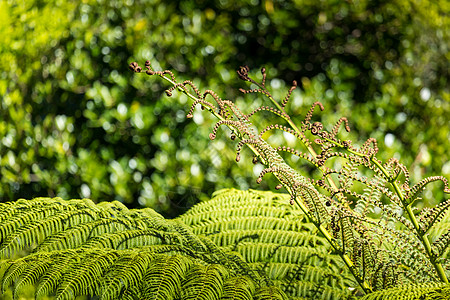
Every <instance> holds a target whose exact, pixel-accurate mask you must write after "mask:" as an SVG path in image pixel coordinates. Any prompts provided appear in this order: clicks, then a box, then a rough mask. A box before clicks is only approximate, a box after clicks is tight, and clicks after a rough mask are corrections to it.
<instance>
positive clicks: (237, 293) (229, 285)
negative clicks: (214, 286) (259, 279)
mask: <svg viewBox="0 0 450 300" xmlns="http://www.w3.org/2000/svg"><path fill="white" fill-rule="evenodd" d="M254 291H255V285H254V284H253V282H252V281H251V280H249V278H248V277H247V276H239V277H231V278H229V279H227V280H225V283H224V285H223V294H222V298H221V299H222V300H252V299H253V296H252V295H253V293H254Z"/></svg>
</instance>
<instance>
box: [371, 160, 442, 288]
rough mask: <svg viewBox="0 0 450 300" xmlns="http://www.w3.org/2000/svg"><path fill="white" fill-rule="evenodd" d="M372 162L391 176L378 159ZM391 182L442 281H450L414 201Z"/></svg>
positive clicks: (395, 183) (394, 182) (385, 174)
mask: <svg viewBox="0 0 450 300" xmlns="http://www.w3.org/2000/svg"><path fill="white" fill-rule="evenodd" d="M372 162H373V163H374V164H375V165H376V166H377V167H378V169H380V171H381V172H382V173H383V174H384V176H386V178H390V176H389V174H388V172H387V171H386V169H385V168H384V167H383V166H382V165H381V164H380V163H379V162H378V161H377V160H376V159H374V158H372ZM389 182H390V184H391V185H392V187H393V188H394V191H395V193H396V194H397V196H398V197H399V199H400V201H401V203H402V205H403V209H404V210H405V211H406V213H407V214H408V217H409V219H410V220H411V223H412V224H413V226H414V229H415V231H416V235H417V237H418V238H419V239H420V241H421V242H422V244H423V247H424V248H425V251H426V254H427V256H428V258H429V259H430V262H431V263H432V264H433V267H434V269H435V270H436V272H437V274H438V276H439V278H440V279H441V280H442V282H444V283H449V282H448V278H447V276H446V275H445V271H444V268H443V267H442V264H441V263H440V262H437V261H436V258H437V257H436V256H434V255H433V252H432V249H431V244H430V240H429V239H428V237H427V234H423V233H422V231H421V230H420V226H419V222H417V218H416V216H415V215H414V212H413V211H412V208H411V205H412V203H410V204H408V203H406V202H405V197H404V196H403V194H402V192H401V191H400V188H399V186H398V184H397V182H396V181H389Z"/></svg>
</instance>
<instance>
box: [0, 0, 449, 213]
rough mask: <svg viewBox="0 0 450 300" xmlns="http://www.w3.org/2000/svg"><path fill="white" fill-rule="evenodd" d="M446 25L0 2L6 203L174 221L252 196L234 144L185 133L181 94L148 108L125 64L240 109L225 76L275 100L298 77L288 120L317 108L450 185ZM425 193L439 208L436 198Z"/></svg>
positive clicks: (445, 11)
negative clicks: (168, 75)
mask: <svg viewBox="0 0 450 300" xmlns="http://www.w3.org/2000/svg"><path fill="white" fill-rule="evenodd" d="M448 15H449V4H448V2H447V1H445V0H440V1H413V0H394V1H389V2H388V3H384V2H373V1H368V0H363V1H309V0H302V1H284V0H278V1H272V0H266V1H258V0H248V1H239V2H236V1H228V0H225V1H224V0H221V1H179V2H177V1H160V0H136V1H104V0H98V1H97V0H84V1H56V0H48V1H44V2H42V1H32V0H30V1H13V0H7V1H2V2H1V3H0V70H1V72H0V95H1V97H2V102H1V105H2V107H1V111H0V137H1V142H0V167H1V168H0V170H1V171H0V172H1V176H0V182H1V184H0V197H1V198H2V199H3V200H12V199H17V198H18V197H26V198H29V197H30V195H33V196H36V195H50V196H51V195H57V196H61V197H63V198H78V197H91V198H93V199H102V200H114V199H118V200H120V201H123V202H126V203H128V204H130V205H132V206H133V207H136V206H148V207H155V208H156V209H157V210H158V211H162V212H165V213H166V214H172V215H176V214H178V213H179V212H180V211H183V210H184V209H185V208H186V207H187V206H191V205H192V204H193V203H194V202H196V201H197V199H198V198H206V197H205V195H210V194H211V193H212V192H213V191H214V190H217V189H219V188H222V187H230V186H235V187H239V188H244V189H245V188H248V187H249V185H250V187H254V185H252V184H249V182H251V180H250V179H251V175H249V173H252V172H249V171H248V170H247V169H245V168H242V167H240V166H238V165H235V164H229V163H228V161H230V160H231V159H230V158H231V157H233V152H232V151H229V150H227V149H228V148H227V147H225V146H224V141H218V142H216V143H213V144H210V143H209V141H208V140H207V138H206V137H207V131H206V130H207V128H208V126H204V127H201V129H199V131H200V132H199V134H198V135H197V134H195V132H196V130H198V129H197V128H196V126H195V125H196V124H187V122H186V120H185V117H184V111H183V109H182V107H183V106H184V103H185V102H186V101H187V99H186V98H184V97H180V99H178V101H173V102H170V103H169V102H164V101H160V102H157V103H150V102H143V101H142V98H141V96H142V95H143V94H149V95H151V97H152V98H158V97H159V95H160V94H161V93H162V92H163V87H161V85H160V84H159V83H154V82H147V81H145V80H144V79H143V78H140V77H136V78H133V80H132V84H131V85H130V84H128V82H129V75H128V73H127V72H126V71H125V67H124V66H126V64H127V63H128V62H129V61H130V60H131V59H130V58H133V60H144V59H147V58H151V59H152V61H153V64H154V66H155V67H158V63H159V62H162V61H164V62H168V63H169V64H170V67H171V68H173V69H175V70H178V71H182V72H183V73H185V74H186V76H189V78H198V77H199V76H201V77H202V78H203V79H196V80H195V82H196V83H197V84H199V85H203V86H208V87H210V88H213V89H214V90H215V91H216V92H218V93H220V94H224V95H227V97H229V98H237V100H238V102H239V101H240V100H241V96H239V95H238V94H236V92H235V89H227V88H226V86H231V85H234V83H233V82H234V81H233V78H234V76H232V75H231V72H230V69H233V68H237V66H239V65H241V64H249V65H250V66H251V67H259V66H262V65H264V66H266V68H267V72H268V74H270V76H271V77H279V78H281V80H278V79H277V80H272V81H270V82H268V84H270V86H272V87H274V88H282V87H284V86H285V85H286V83H285V82H290V81H292V80H293V79H298V80H299V87H300V89H298V90H296V91H294V93H293V96H292V97H293V101H292V105H291V107H290V109H291V111H292V112H293V114H300V113H301V111H302V109H303V108H304V106H305V105H306V106H309V105H310V104H312V103H313V102H315V101H317V100H323V101H324V102H325V103H326V106H327V107H329V108H332V109H333V110H334V111H335V113H336V114H337V115H346V116H350V115H351V116H352V118H351V119H352V124H354V125H353V126H355V127H356V128H358V129H357V131H358V132H359V134H360V135H361V139H365V138H367V137H368V136H369V133H371V136H374V137H376V138H378V140H379V141H380V142H383V141H385V142H386V145H387V147H385V148H384V149H385V151H383V154H381V155H385V156H383V157H381V158H382V159H387V158H390V157H394V156H395V157H397V158H399V159H400V158H401V159H402V161H403V162H404V163H405V165H408V166H409V165H411V164H412V168H411V170H412V174H411V177H412V178H413V179H416V180H417V179H418V178H422V177H424V176H426V175H429V174H431V173H444V175H448V174H449V173H450V166H449V163H448V149H449V142H448V141H449V131H448V130H446V128H447V129H448V122H449V117H448V116H449V115H450V106H449V103H450V99H449V92H448V85H449V73H448V72H449V71H448V70H449V68H448V61H449V57H448V53H449V51H448V48H449V45H448V41H449V37H448V35H449V32H450V30H446V29H448V28H449V17H448ZM255 49H256V50H255ZM233 66H234V67H233ZM274 96H277V97H282V96H281V95H277V94H274ZM255 101H259V100H255ZM330 118H332V114H326V115H324V116H323V117H322V116H320V117H318V119H317V121H322V122H323V123H331V122H332V121H331V120H330ZM194 121H195V122H196V123H197V124H200V123H207V122H208V121H207V120H204V119H203V118H202V116H201V115H197V114H194ZM418 131H419V132H420V134H416V133H417V132H418ZM194 135H195V136H196V138H195V140H193V139H191V137H193V136H194ZM351 135H352V133H350V136H351ZM353 138H354V136H353ZM358 140H359V138H358ZM425 145H426V146H425ZM403 146H405V147H404V148H403ZM197 149H207V150H206V151H201V152H198V151H197ZM405 149H408V150H405ZM442 166H444V167H442ZM254 171H255V172H258V171H259V170H258V169H255V170H254ZM305 172H308V170H305ZM262 184H263V186H264V185H265V182H263V183H262ZM265 187H267V186H265ZM428 193H430V194H425V196H427V197H426V198H427V199H428V201H429V202H430V203H431V205H434V204H436V199H438V198H440V196H441V195H442V194H441V192H440V191H439V190H437V189H430V191H429V192H428Z"/></svg>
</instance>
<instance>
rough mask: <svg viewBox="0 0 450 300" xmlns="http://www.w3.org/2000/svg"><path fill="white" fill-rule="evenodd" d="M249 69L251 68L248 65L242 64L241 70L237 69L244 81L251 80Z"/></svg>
mask: <svg viewBox="0 0 450 300" xmlns="http://www.w3.org/2000/svg"><path fill="white" fill-rule="evenodd" d="M248 71H250V68H249V67H248V66H244V67H242V66H241V67H240V68H239V70H237V74H238V76H239V78H240V79H242V80H244V81H250V77H248Z"/></svg>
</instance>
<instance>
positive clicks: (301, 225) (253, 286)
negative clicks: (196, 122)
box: [0, 62, 450, 299]
mask: <svg viewBox="0 0 450 300" xmlns="http://www.w3.org/2000/svg"><path fill="white" fill-rule="evenodd" d="M145 67H146V70H145V71H143V70H142V68H141V67H139V66H138V64H137V63H132V64H131V65H130V68H131V69H132V70H134V71H135V72H138V73H144V72H145V73H147V74H148V75H157V76H160V77H161V78H163V79H164V80H166V81H168V82H169V83H171V84H172V87H171V88H169V89H168V90H167V91H166V93H167V95H168V96H171V95H172V93H173V92H174V91H175V90H179V91H181V92H183V93H184V94H186V95H187V96H188V97H189V98H191V99H193V100H194V103H193V105H192V106H191V109H190V110H189V112H188V114H187V116H188V117H192V116H193V112H194V109H195V107H196V105H200V106H201V107H202V108H203V109H205V110H208V111H210V112H211V113H212V114H213V115H214V116H216V117H217V118H218V119H219V121H218V122H217V123H216V126H214V129H213V132H212V133H211V134H210V138H211V139H215V138H216V135H217V134H218V130H219V128H220V127H221V126H222V125H225V126H227V127H228V128H229V129H230V131H231V139H232V140H236V139H237V140H238V142H237V155H236V160H237V161H241V160H245V159H247V155H246V153H245V151H243V147H244V145H246V146H248V148H249V149H250V150H251V151H252V152H253V155H254V156H253V159H252V160H253V162H254V163H260V164H262V165H264V166H265V168H263V169H262V171H261V172H260V175H259V176H258V178H257V182H258V183H260V182H261V181H262V178H263V177H264V176H265V175H266V174H268V173H272V174H273V175H274V176H275V177H276V178H277V179H278V180H279V182H280V183H279V184H277V185H276V187H275V188H276V189H282V188H285V189H286V190H287V192H288V194H287V195H286V194H282V193H273V192H261V191H251V190H250V191H246V192H242V191H238V190H225V191H218V192H216V194H215V195H214V197H213V199H211V200H209V201H207V202H205V203H201V204H198V205H196V206H195V207H193V208H192V209H191V210H189V211H188V212H187V213H185V214H183V215H182V216H180V217H179V218H177V219H174V220H166V219H164V218H163V217H161V216H160V215H159V214H158V213H156V212H155V211H153V210H152V209H149V208H146V209H133V210H129V209H127V208H126V207H125V206H124V205H123V204H121V203H120V202H111V203H107V202H104V203H100V204H97V205H96V204H94V203H93V202H92V201H91V200H88V199H82V200H70V201H65V200H62V199H60V198H53V199H51V198H36V199H33V200H19V201H16V202H10V203H1V204H0V222H1V226H0V259H2V260H1V261H0V282H1V285H2V287H1V288H2V292H3V293H4V295H5V297H8V295H9V296H11V297H14V298H18V297H19V296H20V295H21V293H22V292H23V291H24V290H26V289H27V288H28V287H30V286H31V287H33V289H34V294H35V296H36V297H38V298H40V297H44V296H46V295H50V296H52V295H53V296H56V298H57V299H73V298H75V297H76V296H77V295H91V296H98V297H100V298H101V299H117V298H123V299H143V298H145V299H147V298H153V299H166V298H167V299H343V298H347V299H350V298H356V297H359V298H361V299H392V297H396V296H398V295H400V294H401V295H402V296H403V297H404V299H419V298H420V299H425V297H427V298H428V299H446V297H448V294H449V284H448V279H447V278H448V275H449V274H448V273H449V272H448V268H449V261H448V244H449V243H450V234H449V231H448V222H449V217H450V214H449V213H448V210H447V209H448V207H449V206H450V200H447V201H444V202H442V203H441V204H440V205H439V206H437V207H434V208H424V209H422V210H421V211H417V212H416V211H414V208H415V205H416V203H417V202H419V201H420V193H421V191H422V190H423V189H424V188H425V186H427V185H428V184H429V183H431V182H434V181H442V182H443V183H444V185H445V188H444V190H445V192H449V189H448V186H447V180H446V179H445V178H444V177H442V176H435V177H430V178H426V179H424V180H422V181H420V182H418V183H417V184H415V185H412V186H410V184H409V175H408V171H407V169H406V168H405V167H404V166H403V165H402V164H400V162H398V160H395V159H391V160H389V161H388V162H386V163H382V162H381V161H379V160H378V159H377V157H376V154H377V152H378V147H377V143H376V140H375V139H372V138H371V139H369V140H367V141H366V142H364V143H362V145H361V146H360V147H357V146H353V145H352V143H351V142H350V141H348V140H342V139H339V138H338V137H337V134H338V130H339V127H340V126H342V125H344V126H345V128H346V129H347V131H348V130H349V125H348V121H347V119H346V118H340V119H339V121H338V122H337V123H336V124H335V125H334V126H331V127H330V130H329V131H326V130H325V129H324V127H326V126H324V125H323V124H321V123H320V122H314V121H313V119H314V116H313V110H314V108H315V107H316V106H319V107H320V108H321V109H322V110H323V106H322V104H320V103H319V102H316V103H314V104H313V106H312V107H311V109H310V110H309V111H308V112H307V114H306V116H305V118H304V119H303V121H302V122H301V124H300V125H299V126H297V125H296V123H295V120H294V119H293V118H291V117H290V116H289V115H288V114H287V113H286V110H285V108H286V107H287V105H288V103H289V98H290V95H291V93H292V91H293V90H294V89H295V87H296V85H297V84H296V82H294V83H293V85H292V87H291V88H290V89H289V91H288V93H287V96H286V97H285V98H284V99H283V100H282V101H281V102H280V103H278V102H277V101H275V100H274V98H273V97H272V95H271V94H270V92H269V91H268V90H267V89H266V87H265V81H266V73H265V70H264V69H262V81H261V83H259V82H257V81H255V80H253V79H252V77H250V75H249V69H248V68H247V67H241V68H240V69H239V71H238V75H239V77H240V78H241V79H243V80H244V81H248V82H250V83H251V84H252V86H251V89H250V90H246V89H241V91H242V92H243V93H244V94H249V93H257V94H260V95H263V96H264V97H267V98H268V99H269V101H271V102H272V105H273V106H272V107H269V106H259V105H257V107H254V108H253V110H252V111H251V112H250V113H248V114H245V113H243V112H242V111H241V110H240V109H239V108H237V107H236V105H235V104H234V103H233V102H231V101H229V100H222V99H221V98H220V97H218V96H217V95H216V93H214V92H213V91H211V90H206V91H205V92H203V93H202V92H200V91H199V90H198V89H197V87H196V86H195V85H194V84H193V83H192V82H191V81H188V80H187V81H183V82H182V83H177V81H176V79H175V76H174V75H173V74H172V72H170V71H154V70H152V69H151V67H150V62H146V64H145ZM190 90H192V91H193V93H191V92H190ZM209 97H211V98H212V99H213V100H214V102H215V104H213V103H212V102H210V101H208V100H207V99H209ZM259 114H265V115H262V116H261V115H259ZM280 120H282V121H283V122H284V124H280V123H279V122H280ZM257 128H262V129H260V130H258V129H257ZM275 129H277V130H282V131H283V132H284V133H286V134H283V135H285V136H289V135H291V136H294V137H296V138H297V142H298V145H297V146H299V147H303V150H296V149H295V150H294V148H293V147H291V146H289V147H286V146H279V147H273V146H271V144H272V143H274V142H277V140H276V137H277V135H270V133H271V132H272V131H273V130H275ZM191 138H193V137H191ZM280 153H281V154H280ZM286 153H287V154H289V155H292V156H295V157H298V158H299V159H301V160H295V159H292V157H282V154H286ZM248 158H249V159H250V157H248ZM286 161H290V164H292V163H295V162H296V161H297V164H298V162H299V161H301V162H304V163H302V164H300V167H298V168H297V169H299V170H301V169H302V168H304V166H305V165H307V166H309V167H308V168H305V169H306V170H304V171H302V173H300V172H298V171H296V170H294V168H292V167H291V166H290V165H289V164H288V163H286ZM339 165H340V166H341V167H338V166H339ZM362 174H364V176H366V177H363V176H362ZM10 287H12V288H10ZM364 294H365V295H364Z"/></svg>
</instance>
